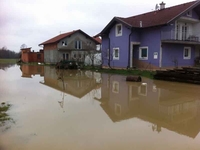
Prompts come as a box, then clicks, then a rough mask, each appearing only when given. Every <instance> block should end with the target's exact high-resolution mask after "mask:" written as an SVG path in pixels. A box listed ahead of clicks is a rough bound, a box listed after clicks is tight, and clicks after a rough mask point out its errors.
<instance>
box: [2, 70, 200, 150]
mask: <svg viewBox="0 0 200 150" xmlns="http://www.w3.org/2000/svg"><path fill="white" fill-rule="evenodd" d="M38 67H39V66H34V67H33V66H29V67H27V66H22V67H21V70H22V72H21V71H20V69H19V67H18V66H15V67H13V68H12V69H8V70H7V71H6V72H5V71H0V76H1V78H0V83H1V86H0V96H1V98H0V101H1V100H2V99H3V100H4V101H6V102H7V101H9V102H10V104H11V105H12V106H13V107H12V108H11V109H10V110H9V112H8V113H9V115H10V116H11V117H12V118H13V119H14V120H16V124H15V125H12V126H11V128H10V129H9V130H7V131H6V132H3V133H2V132H1V133H0V149H5V150H7V149H8V150H12V149H13V150H15V149H20V150H26V149H29V150H35V149H42V150H43V149H48V150H54V149H73V150H80V149H87V150H93V149H95V150H96V149H98V150H101V149H103V150H110V149H113V150H121V149H126V150H132V149H137V150H144V149H148V150H161V149H162V150H172V149H181V150H190V149H192V150H198V149H199V148H200V143H199V140H200V134H199V130H200V102H199V101H200V99H199V98H200V94H199V91H200V86H196V85H190V84H179V83H171V82H163V81H153V80H150V79H146V78H143V80H142V81H143V82H142V83H134V82H126V81H125V80H126V77H125V76H119V75H109V74H99V73H95V72H90V71H80V70H55V69H54V68H53V67H49V66H44V67H43V66H42V67H41V68H38ZM35 74H37V76H35V77H33V75H35ZM21 76H22V77H21ZM23 76H29V77H33V78H28V79H27V78H24V77H23ZM29 85H31V86H29ZM2 87H3V88H2ZM58 104H59V105H58ZM64 105H65V106H64ZM60 107H61V108H60ZM66 107H67V109H66ZM62 108H63V109H62ZM62 110H65V111H64V112H65V113H63V111H62Z"/></svg>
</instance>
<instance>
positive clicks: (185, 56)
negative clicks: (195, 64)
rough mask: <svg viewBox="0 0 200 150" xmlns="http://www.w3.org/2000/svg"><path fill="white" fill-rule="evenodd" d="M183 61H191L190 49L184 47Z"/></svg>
mask: <svg viewBox="0 0 200 150" xmlns="http://www.w3.org/2000/svg"><path fill="white" fill-rule="evenodd" d="M183 59H191V47H184V50H183Z"/></svg>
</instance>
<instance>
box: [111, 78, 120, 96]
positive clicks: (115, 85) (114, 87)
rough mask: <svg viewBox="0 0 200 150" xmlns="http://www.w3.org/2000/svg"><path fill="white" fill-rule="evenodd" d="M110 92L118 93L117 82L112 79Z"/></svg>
mask: <svg viewBox="0 0 200 150" xmlns="http://www.w3.org/2000/svg"><path fill="white" fill-rule="evenodd" d="M112 92H113V93H119V82H117V81H113V84H112Z"/></svg>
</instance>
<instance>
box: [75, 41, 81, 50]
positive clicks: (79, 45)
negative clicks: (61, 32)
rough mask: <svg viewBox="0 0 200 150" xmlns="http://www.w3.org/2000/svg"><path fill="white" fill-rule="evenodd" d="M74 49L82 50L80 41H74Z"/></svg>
mask: <svg viewBox="0 0 200 150" xmlns="http://www.w3.org/2000/svg"><path fill="white" fill-rule="evenodd" d="M75 49H82V41H79V40H77V41H75Z"/></svg>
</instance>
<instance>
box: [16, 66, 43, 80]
mask: <svg viewBox="0 0 200 150" xmlns="http://www.w3.org/2000/svg"><path fill="white" fill-rule="evenodd" d="M20 70H21V71H22V77H24V78H32V75H33V76H35V75H40V76H44V66H40V65H21V66H20Z"/></svg>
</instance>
